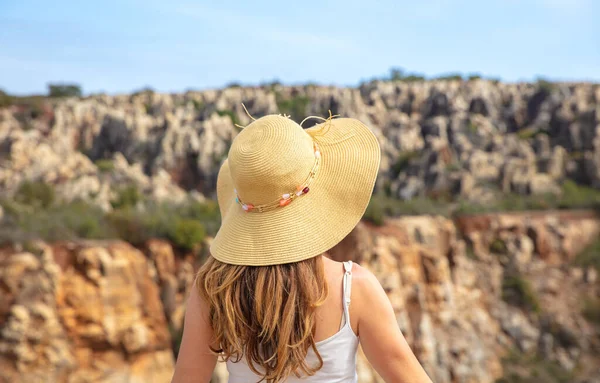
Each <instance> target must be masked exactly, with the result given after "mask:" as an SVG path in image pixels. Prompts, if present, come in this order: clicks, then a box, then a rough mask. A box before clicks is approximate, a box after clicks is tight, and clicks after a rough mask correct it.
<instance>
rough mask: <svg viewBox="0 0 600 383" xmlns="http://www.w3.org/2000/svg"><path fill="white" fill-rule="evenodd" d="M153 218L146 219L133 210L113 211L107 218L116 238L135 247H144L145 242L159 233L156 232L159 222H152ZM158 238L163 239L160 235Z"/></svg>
mask: <svg viewBox="0 0 600 383" xmlns="http://www.w3.org/2000/svg"><path fill="white" fill-rule="evenodd" d="M152 218H153V217H144V216H143V215H141V214H139V213H138V212H135V211H134V210H133V209H123V210H117V211H113V212H112V213H110V214H109V215H108V216H107V219H108V221H109V223H110V226H111V227H112V228H114V231H115V233H116V236H117V237H118V238H120V239H122V240H123V241H126V242H129V243H131V244H132V245H134V246H140V245H142V244H143V243H144V242H146V241H147V240H149V239H151V238H152V237H153V236H154V234H155V233H156V232H157V231H158V230H156V226H157V225H158V224H159V222H158V221H156V220H152ZM165 226H166V222H165ZM167 230H168V229H167V227H165V230H164V231H167ZM156 237H157V238H161V236H160V235H156Z"/></svg>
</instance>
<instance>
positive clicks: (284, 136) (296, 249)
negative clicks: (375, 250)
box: [173, 115, 431, 383]
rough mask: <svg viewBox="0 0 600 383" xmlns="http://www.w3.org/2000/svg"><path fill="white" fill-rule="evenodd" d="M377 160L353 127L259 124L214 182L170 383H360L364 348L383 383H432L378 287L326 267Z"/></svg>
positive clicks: (367, 193)
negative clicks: (224, 376)
mask: <svg viewBox="0 0 600 383" xmlns="http://www.w3.org/2000/svg"><path fill="white" fill-rule="evenodd" d="M380 156H381V155H380V149H379V145H378V143H377V139H376V138H375V136H374V135H373V133H372V132H371V131H370V130H369V129H368V128H367V127H366V126H365V125H363V124H362V123H361V122H359V121H357V120H354V119H345V118H344V119H332V118H331V117H330V118H329V119H328V120H326V121H325V122H324V123H322V124H319V125H316V126H315V127H313V128H310V129H306V130H304V129H302V127H301V126H300V125H298V124H297V123H295V122H293V121H292V120H290V119H289V118H286V117H282V116H277V115H271V116H266V117H263V118H260V119H258V120H255V121H254V122H252V123H251V124H250V125H248V126H247V127H246V128H244V130H243V131H242V132H241V133H240V134H239V135H238V136H237V137H236V138H235V140H234V141H233V143H232V145H231V149H230V151H229V156H228V159H227V160H226V161H225V162H224V164H223V166H222V167H221V170H220V171H219V176H218V180H217V197H218V201H219V206H220V209H221V215H222V225H221V228H220V229H219V232H218V233H217V235H216V237H215V239H214V240H213V242H212V244H211V247H210V252H211V257H210V258H209V259H208V261H207V262H206V263H205V264H204V265H203V266H202V268H201V269H200V271H199V273H198V277H197V279H196V283H195V287H196V288H195V289H192V293H191V296H190V298H189V301H188V306H187V311H186V316H185V329H184V333H183V339H182V343H181V348H180V352H179V358H178V360H177V365H176V368H175V375H174V377H173V383H192V382H193V383H199V382H202V383H205V382H209V381H210V378H211V373H212V371H213V368H214V367H215V363H216V360H217V356H218V355H220V356H221V357H222V358H223V359H224V360H226V362H227V369H228V371H229V382H230V383H242V382H243V383H248V382H259V381H266V382H357V375H356V350H357V347H358V344H359V343H360V344H361V346H362V349H363V351H364V353H365V355H366V357H367V359H368V360H369V362H370V363H371V365H372V366H373V367H374V368H375V370H376V371H377V372H378V373H379V374H380V375H381V377H382V378H383V379H384V380H385V381H386V382H393V383H397V382H407V383H408V382H411V383H413V382H414V383H417V382H418V383H421V382H431V380H430V379H429V378H428V377H427V375H426V373H425V371H424V370H423V368H422V367H421V366H420V364H419V362H418V361H417V359H416V357H415V356H414V354H413V353H412V351H411V350H410V348H409V346H408V345H407V343H406V341H405V339H404V337H403V335H402V333H401V332H400V330H399V328H398V325H397V322H396V317H395V314H394V311H393V309H392V306H391V304H390V302H389V300H388V298H387V296H386V294H385V292H384V291H383V289H382V287H381V285H380V284H379V282H378V281H377V279H376V278H375V277H374V276H373V274H371V273H370V272H369V271H367V270H366V269H363V268H362V267H360V266H359V265H356V264H352V263H351V262H345V263H343V264H342V263H338V262H334V261H332V260H330V259H328V258H326V257H324V256H322V254H323V253H325V252H326V251H327V250H329V249H330V248H332V247H333V246H335V245H336V244H337V243H338V242H340V241H341V240H342V239H343V238H344V237H345V236H346V235H347V234H348V233H350V231H351V230H352V229H353V228H354V226H356V224H357V223H358V222H359V220H360V218H361V217H362V215H363V213H364V211H365V209H366V207H367V205H368V203H369V199H370V197H371V193H372V190H373V186H374V184H375V179H376V176H377V171H378V169H379V161H380Z"/></svg>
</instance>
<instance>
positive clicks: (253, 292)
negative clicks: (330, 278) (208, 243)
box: [196, 256, 328, 383]
mask: <svg viewBox="0 0 600 383" xmlns="http://www.w3.org/2000/svg"><path fill="white" fill-rule="evenodd" d="M196 287H197V288H198V290H199V293H200V295H201V296H202V297H203V298H204V299H205V301H206V302H207V303H208V306H209V318H210V324H211V327H212V330H213V334H214V343H213V344H214V345H218V347H217V348H213V347H211V350H212V351H213V352H214V353H216V354H218V355H220V356H221V357H222V358H223V359H224V360H225V361H227V360H230V359H231V360H232V361H233V362H239V361H240V360H241V359H242V358H246V361H247V363H248V366H249V368H250V369H251V370H252V371H253V372H254V373H255V374H257V375H259V376H261V377H262V379H261V380H260V381H261V382H263V381H266V382H268V383H278V382H282V381H284V380H285V379H286V378H287V377H288V376H290V375H292V374H293V375H295V376H297V377H301V376H303V375H308V376H311V375H314V374H315V373H316V372H317V371H318V370H319V369H320V368H321V367H323V359H322V358H321V355H320V354H319V352H318V351H317V347H316V343H315V339H314V334H315V324H316V314H315V309H316V308H317V307H318V306H320V305H321V304H323V302H324V301H325V298H327V294H328V288H327V283H326V280H325V270H324V266H323V262H322V259H321V256H317V257H313V258H310V259H307V260H304V261H300V262H294V263H288V264H282V265H273V266H241V265H230V264H226V263H223V262H220V261H218V260H216V259H214V258H213V257H209V259H208V260H207V261H206V263H205V264H204V265H203V266H202V267H201V268H200V271H199V272H198V278H196ZM309 349H312V350H313V351H314V353H315V355H316V357H317V359H318V364H317V365H316V366H309V365H308V363H307V362H306V355H307V353H308V350H309Z"/></svg>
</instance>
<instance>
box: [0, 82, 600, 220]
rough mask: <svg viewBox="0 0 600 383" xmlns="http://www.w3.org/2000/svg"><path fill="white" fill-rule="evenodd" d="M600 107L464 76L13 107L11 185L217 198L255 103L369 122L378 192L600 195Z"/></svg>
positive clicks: (574, 90)
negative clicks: (574, 191)
mask: <svg viewBox="0 0 600 383" xmlns="http://www.w3.org/2000/svg"><path fill="white" fill-rule="evenodd" d="M599 99H600V86H599V85H598V84H592V83H578V84H571V83H555V84H544V83H541V84H533V83H518V84H507V83H494V82H492V81H486V80H473V81H458V80H456V81H426V82H422V81H421V82H401V81H397V82H382V81H374V82H370V83H366V84H363V85H361V86H360V87H358V88H336V87H324V86H312V85H307V86H292V87H284V86H280V85H275V86H262V87H255V88H227V89H222V90H210V91H203V92H187V93H185V94H158V93H154V92H151V91H146V92H140V93H137V94H133V95H120V96H106V95H98V96H90V97H87V98H84V99H67V100H65V101H60V100H58V101H56V100H50V101H48V104H47V105H45V106H44V108H45V109H44V111H43V113H42V112H40V111H35V113H33V112H31V111H29V112H28V106H27V105H24V106H23V105H16V106H12V107H8V108H4V109H1V110H0V162H2V164H3V166H1V167H0V190H3V194H5V193H8V194H10V192H11V191H14V189H15V188H16V187H18V185H19V184H20V183H21V182H22V181H23V180H27V179H29V180H31V179H41V180H44V181H47V182H50V183H52V184H55V185H57V186H58V187H59V188H60V189H61V191H62V192H64V196H65V198H67V199H74V198H77V197H82V198H90V199H92V200H95V201H97V203H98V204H99V205H101V206H103V207H105V208H107V209H108V208H110V207H109V204H108V201H109V200H110V195H111V193H114V189H116V188H118V187H120V186H122V185H123V184H135V185H138V186H139V188H140V189H142V190H143V192H144V194H145V195H149V196H151V197H152V198H156V199H160V200H174V201H179V200H181V199H182V198H183V195H184V194H185V192H186V191H187V192H189V191H195V192H197V193H200V194H204V195H210V196H212V195H213V193H214V187H215V180H216V175H217V172H218V170H219V165H220V163H221V161H222V159H223V158H224V157H225V156H226V154H227V151H228V148H229V146H230V144H231V141H232V140H233V138H234V137H235V135H236V134H237V132H238V131H239V128H238V127H236V126H234V124H239V125H240V126H244V125H246V124H248V123H249V122H251V120H250V117H248V116H247V115H246V114H245V112H244V110H243V108H242V106H241V104H242V103H245V105H246V106H247V107H248V110H249V111H250V113H252V114H253V115H254V116H255V117H260V116H263V115H265V114H270V113H288V114H291V115H292V118H293V119H295V120H296V121H300V120H301V119H302V118H304V117H305V116H307V115H322V116H327V115H328V110H331V111H332V113H334V114H340V115H342V116H345V117H355V118H359V119H361V120H362V121H364V122H365V123H366V124H367V125H368V126H369V127H370V128H371V129H372V130H373V132H374V133H375V134H376V135H377V137H378V139H379V141H380V144H381V147H382V151H383V159H382V163H381V177H380V182H378V188H384V187H385V188H386V191H387V192H388V193H390V194H391V195H392V196H395V197H398V198H403V199H408V198H412V197H414V196H427V195H430V194H432V193H434V194H440V193H449V194H452V195H455V196H460V197H461V198H464V199H472V200H480V199H483V200H485V199H486V198H490V193H489V191H490V190H491V191H494V192H504V193H506V192H512V193H519V194H548V193H550V194H557V193H559V192H560V184H561V183H562V182H563V181H564V179H565V178H567V177H568V178H570V179H573V180H575V181H576V182H578V183H582V184H586V185H590V186H593V187H600V102H599ZM32 116H33V117H32ZM313 123H316V121H313V120H309V121H307V122H306V124H305V127H307V126H310V124H313ZM417 154H418V155H417ZM111 162H112V163H113V164H114V166H113V165H110V163H111ZM197 196H198V198H200V196H199V195H197Z"/></svg>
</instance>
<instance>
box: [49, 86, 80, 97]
mask: <svg viewBox="0 0 600 383" xmlns="http://www.w3.org/2000/svg"><path fill="white" fill-rule="evenodd" d="M81 95H82V92H81V86H79V85H78V84H48V96H49V97H81Z"/></svg>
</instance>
